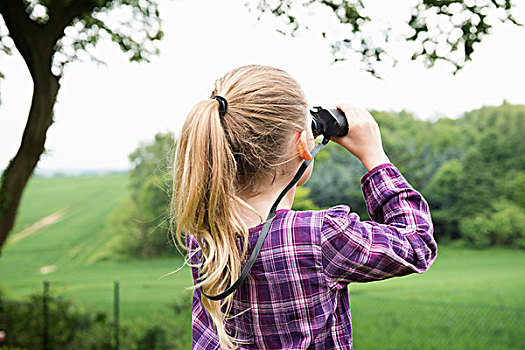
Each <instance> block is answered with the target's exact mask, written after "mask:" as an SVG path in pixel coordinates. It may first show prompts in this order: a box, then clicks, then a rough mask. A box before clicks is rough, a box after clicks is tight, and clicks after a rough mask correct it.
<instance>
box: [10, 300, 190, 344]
mask: <svg viewBox="0 0 525 350" xmlns="http://www.w3.org/2000/svg"><path fill="white" fill-rule="evenodd" d="M48 310H49V314H48V315H49V316H48V317H49V318H48V325H49V326H48V335H49V336H48V345H49V349H86V350H87V349H89V350H98V349H100V350H103V349H104V350H105V349H111V348H113V344H114V333H113V332H114V327H113V321H112V320H110V318H109V317H108V315H107V314H106V313H105V312H101V311H91V310H87V309H85V308H83V307H81V306H79V305H75V304H73V302H72V301H70V300H67V299H65V298H63V297H61V296H53V295H51V296H50V297H49V299H48ZM173 310H174V311H176V312H177V313H174V315H173V318H171V319H168V320H159V321H156V322H153V323H152V322H147V321H144V320H142V319H137V320H134V321H123V322H121V324H120V333H119V334H120V337H119V339H120V344H121V347H120V348H121V349H130V350H141V349H148V350H149V349H152V350H155V349H186V348H187V345H188V344H191V341H192V339H191V299H190V300H188V294H184V295H183V297H182V298H180V300H179V301H178V302H177V303H176V304H174V305H173ZM43 323H44V322H43V298H42V295H32V296H30V297H29V299H28V300H26V301H14V300H8V299H6V298H5V297H3V296H2V295H0V330H3V331H5V332H6V334H7V337H8V340H9V345H10V347H11V348H12V349H13V348H22V349H40V348H42V344H43ZM6 344H7V342H6Z"/></svg>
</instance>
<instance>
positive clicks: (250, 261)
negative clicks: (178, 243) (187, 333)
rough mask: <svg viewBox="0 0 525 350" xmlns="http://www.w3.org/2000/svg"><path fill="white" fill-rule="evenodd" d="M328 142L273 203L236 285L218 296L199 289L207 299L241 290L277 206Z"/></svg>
mask: <svg viewBox="0 0 525 350" xmlns="http://www.w3.org/2000/svg"><path fill="white" fill-rule="evenodd" d="M328 141H330V137H327V136H324V138H323V141H321V142H320V143H318V144H317V145H316V146H315V147H314V149H313V150H312V152H311V155H312V159H311V160H308V161H306V160H305V161H304V162H303V163H302V164H301V167H300V168H299V170H298V171H297V173H296V174H295V176H294V178H293V179H292V181H290V183H289V184H288V185H287V186H286V187H285V189H284V190H283V191H282V192H281V194H279V197H277V200H276V201H275V203H273V205H272V208H271V209H270V213H269V214H268V217H267V219H266V222H265V223H264V226H263V227H262V229H261V233H260V235H259V238H257V242H256V243H255V247H254V248H253V251H252V254H251V255H250V259H249V260H248V262H247V263H246V265H245V266H244V268H243V269H242V271H241V275H240V276H239V278H238V279H237V281H235V283H234V284H231V285H230V286H229V287H228V288H227V289H226V290H225V291H224V292H222V293H220V294H217V295H208V294H206V293H204V292H203V291H202V288H199V289H200V291H201V293H202V295H204V296H205V297H206V298H208V299H210V300H221V299H224V298H226V297H227V296H228V295H230V294H232V293H233V292H235V291H236V290H237V288H239V287H240V286H241V284H242V282H244V279H245V278H246V276H248V273H249V272H250V269H251V268H252V266H253V264H254V263H255V259H257V256H259V252H260V250H261V247H262V245H263V243H264V240H265V238H266V236H267V235H268V231H269V230H270V225H271V224H272V222H273V219H274V217H275V212H276V211H277V206H278V205H279V203H280V202H281V200H282V199H283V198H284V196H285V195H286V193H288V191H289V190H290V189H291V188H292V187H294V186H295V184H296V183H297V181H299V179H300V178H301V176H302V175H303V174H304V172H305V171H306V169H307V168H308V165H310V163H311V162H312V160H313V159H314V157H315V156H316V155H317V153H318V152H319V150H320V149H321V148H323V146H324V145H326V144H327V143H328ZM201 258H202V256H201ZM201 268H202V259H201ZM200 275H201V274H200V271H199V277H200Z"/></svg>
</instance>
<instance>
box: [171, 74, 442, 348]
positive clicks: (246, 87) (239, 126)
mask: <svg viewBox="0 0 525 350" xmlns="http://www.w3.org/2000/svg"><path fill="white" fill-rule="evenodd" d="M338 108H339V109H341V110H342V111H343V112H344V113H345V115H346V118H347V120H348V125H349V132H348V135H347V136H344V137H338V138H337V137H333V138H332V140H333V141H335V142H337V143H338V144H340V145H341V146H343V147H345V148H346V149H347V150H348V151H349V152H350V153H352V154H353V155H355V156H356V157H357V158H359V159H360V160H361V162H362V163H363V165H364V166H365V168H366V169H367V171H368V172H367V173H366V174H365V175H364V176H363V178H362V179H361V184H362V191H363V195H364V198H365V201H366V205H367V208H368V212H369V214H370V217H371V218H372V219H373V220H374V221H360V219H359V217H358V215H357V214H355V213H351V212H350V208H349V207H348V206H347V205H338V206H335V207H332V208H330V209H327V210H318V211H293V210H291V207H292V203H293V199H294V193H295V187H293V188H292V189H291V190H290V191H289V192H288V193H287V194H286V196H285V197H284V198H283V199H282V201H281V202H280V205H279V206H278V208H277V209H278V210H277V212H276V214H275V217H274V219H273V220H272V221H271V226H270V229H269V232H268V235H267V237H266V238H265V240H264V244H263V246H262V249H261V251H260V254H259V255H258V256H257V259H256V260H255V264H254V265H253V267H252V268H251V269H250V273H249V275H248V276H247V278H246V279H245V280H244V282H243V284H242V285H241V286H240V287H239V289H238V290H237V291H236V292H234V293H233V294H230V295H229V296H228V297H226V298H225V299H223V300H221V301H213V300H210V299H208V298H207V297H206V296H204V295H203V293H205V294H207V295H217V294H219V293H221V292H223V291H224V290H225V289H227V288H228V287H229V286H230V284H232V283H234V282H235V281H236V280H237V278H238V277H239V274H240V271H241V269H242V267H243V266H244V265H245V263H246V259H247V257H249V256H250V254H251V252H252V250H253V248H254V245H255V242H256V241H257V238H258V235H259V233H260V231H261V228H262V227H263V225H262V223H263V221H264V219H263V218H266V216H267V215H268V213H269V212H270V207H271V206H272V204H273V203H274V201H275V199H276V198H277V196H278V195H279V194H280V193H281V191H282V190H283V189H284V188H285V187H286V185H287V184H288V183H289V182H290V180H291V179H292V178H293V177H294V175H295V173H296V172H297V169H298V168H299V166H300V165H301V164H302V163H303V161H304V160H309V159H311V154H310V151H309V150H311V149H312V148H313V146H314V144H315V141H314V137H313V134H312V130H311V123H312V117H311V116H310V115H309V113H308V108H307V103H306V99H305V96H304V93H303V91H302V90H301V88H300V87H299V85H298V84H297V82H296V81H295V80H294V79H292V78H291V77H290V76H289V75H288V74H287V73H286V72H284V71H282V70H279V69H276V68H272V67H264V66H256V65H251V66H245V67H240V68H237V69H234V70H232V71H231V72H229V73H227V74H226V75H225V76H224V77H222V78H221V79H219V80H217V81H216V83H215V90H214V91H213V93H212V98H210V99H208V100H205V101H201V102H199V103H197V104H196V105H195V107H194V108H193V110H192V111H191V112H190V114H189V116H188V118H187V120H186V122H185V124H184V126H183V129H182V132H181V135H180V138H179V140H178V145H177V150H176V154H175V162H174V192H173V199H172V203H171V214H172V218H173V220H172V221H175V222H176V223H177V229H176V238H177V241H178V243H179V244H180V245H182V246H185V247H186V248H187V249H188V260H189V265H190V266H191V268H192V275H193V281H194V284H195V285H194V287H193V288H194V294H193V317H192V322H193V348H194V349H217V348H222V349H235V348H237V347H241V348H243V349H307V348H308V349H352V329H351V322H350V303H349V297H348V288H347V286H348V284H349V283H351V282H368V281H376V280H381V279H385V278H390V277H394V276H403V275H407V274H410V273H414V272H418V273H422V272H424V271H426V270H427V269H428V268H429V266H430V265H431V264H432V262H433V261H434V259H435V257H436V252H437V247H436V242H435V241H434V238H433V235H432V234H433V225H432V221H431V217H430V212H429V209H428V205H427V203H426V201H425V199H424V198H423V197H422V196H421V194H419V193H418V192H417V191H416V190H414V189H413V188H412V187H411V185H410V184H409V183H408V182H407V181H406V180H405V178H404V177H403V176H402V175H401V173H400V172H399V170H398V169H397V168H396V167H395V166H394V165H393V164H392V163H391V162H390V161H389V159H388V157H387V156H386V154H385V152H384V151H383V148H382V145H381V136H380V133H379V128H378V125H377V123H376V122H375V120H374V119H373V117H372V116H371V115H370V114H369V113H368V112H366V111H365V110H362V109H358V108H353V107H351V106H350V105H348V104H341V105H339V106H338ZM349 156H350V155H349ZM312 167H313V163H310V166H309V168H308V169H307V171H306V172H305V173H304V174H303V176H302V177H301V179H300V180H299V182H298V184H297V185H299V186H300V185H302V184H304V183H305V182H306V181H307V180H308V177H309V176H310V174H311V171H312ZM327 186H329V184H327ZM182 232H185V233H186V235H185V244H184V242H183V237H182Z"/></svg>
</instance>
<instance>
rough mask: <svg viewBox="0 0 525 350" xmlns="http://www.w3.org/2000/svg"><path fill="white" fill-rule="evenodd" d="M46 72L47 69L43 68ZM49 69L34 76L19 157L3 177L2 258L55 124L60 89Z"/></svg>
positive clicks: (0, 194)
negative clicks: (55, 109) (31, 177)
mask: <svg viewBox="0 0 525 350" xmlns="http://www.w3.org/2000/svg"><path fill="white" fill-rule="evenodd" d="M41 68H44V67H41ZM46 68H48V69H45V68H44V69H37V71H33V72H32V77H33V99H32V101H31V109H30V111H29V117H28V120H27V124H26V127H25V130H24V134H23V136H22V143H21V144H20V148H19V149H18V152H17V154H16V156H15V157H14V158H13V159H11V161H10V162H9V165H8V166H7V168H6V169H5V171H4V172H3V174H2V178H1V184H0V254H1V252H2V247H3V245H4V243H5V242H6V239H7V236H8V234H9V232H10V231H11V229H12V228H13V225H14V223H15V218H16V214H17V211H18V206H19V204H20V199H21V197H22V193H23V191H24V188H25V186H26V183H27V181H28V180H29V178H30V176H31V174H32V173H33V170H34V169H35V167H36V164H37V163H38V160H39V159H40V155H41V154H42V153H43V152H44V144H45V141H46V133H47V129H48V128H49V126H50V125H51V124H52V123H53V106H54V104H55V101H56V97H57V94H58V89H59V88H60V84H59V77H56V76H55V75H53V74H52V73H51V71H50V70H49V67H46Z"/></svg>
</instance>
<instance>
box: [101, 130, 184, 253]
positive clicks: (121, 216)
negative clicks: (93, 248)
mask: <svg viewBox="0 0 525 350" xmlns="http://www.w3.org/2000/svg"><path fill="white" fill-rule="evenodd" d="M174 151H175V139H174V137H173V134H172V133H158V134H156V135H155V137H154V139H153V142H151V143H142V144H140V145H139V147H137V149H136V150H134V151H133V152H132V153H131V154H130V155H129V160H130V161H131V163H132V164H133V169H132V170H131V171H130V172H129V188H128V189H129V191H128V192H129V197H128V198H127V199H126V200H125V201H124V202H122V203H121V204H120V205H119V206H118V207H117V208H115V210H114V211H113V212H112V213H111V214H110V216H109V217H108V220H107V223H106V224H107V228H108V230H109V232H112V234H113V236H115V237H118V240H116V241H115V246H114V247H112V248H113V250H112V251H111V252H108V253H109V254H111V255H115V254H114V253H116V255H117V256H134V257H140V258H152V257H156V256H159V255H161V254H177V253H178V252H179V251H182V250H180V249H176V247H175V246H174V245H175V242H174V240H173V239H172V236H171V234H170V232H169V227H170V225H169V208H170V199H171V192H172V189H173V187H172V180H173V178H172V177H173V171H172V164H171V162H172V161H173V157H174Z"/></svg>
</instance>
